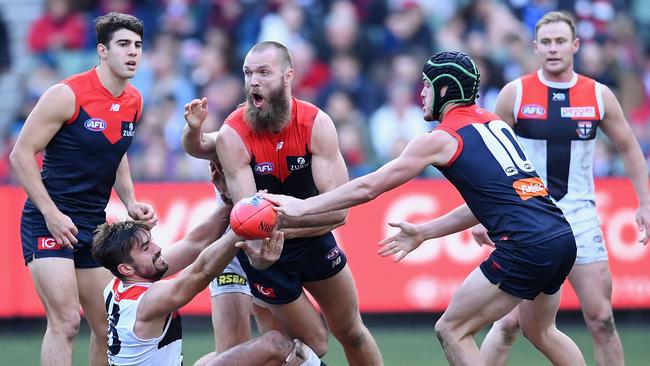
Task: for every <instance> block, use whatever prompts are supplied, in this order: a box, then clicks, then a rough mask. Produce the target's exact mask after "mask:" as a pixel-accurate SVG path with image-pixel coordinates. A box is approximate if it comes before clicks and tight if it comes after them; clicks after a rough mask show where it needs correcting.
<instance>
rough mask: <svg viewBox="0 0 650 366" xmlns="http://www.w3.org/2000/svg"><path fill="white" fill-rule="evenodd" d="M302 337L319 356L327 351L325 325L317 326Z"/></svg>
mask: <svg viewBox="0 0 650 366" xmlns="http://www.w3.org/2000/svg"><path fill="white" fill-rule="evenodd" d="M300 338H301V341H303V342H304V343H305V344H306V345H307V346H309V348H311V349H312V350H313V351H314V353H316V355H318V357H323V356H324V355H325V354H326V353H327V350H328V346H327V328H325V327H324V326H322V327H317V328H316V329H313V331H311V332H309V334H308V335H306V336H303V337H300Z"/></svg>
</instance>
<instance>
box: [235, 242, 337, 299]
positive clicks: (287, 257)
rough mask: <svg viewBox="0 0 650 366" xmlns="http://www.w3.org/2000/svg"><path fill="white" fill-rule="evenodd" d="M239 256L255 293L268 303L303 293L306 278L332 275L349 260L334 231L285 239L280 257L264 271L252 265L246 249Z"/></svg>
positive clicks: (294, 297)
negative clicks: (320, 234)
mask: <svg viewBox="0 0 650 366" xmlns="http://www.w3.org/2000/svg"><path fill="white" fill-rule="evenodd" d="M237 258H239V263H241V266H242V268H243V269H244V272H246V276H248V283H249V285H250V288H251V292H252V294H253V296H255V297H257V298H258V299H261V300H263V301H264V302H267V303H269V304H288V303H290V302H292V301H294V300H295V299H297V298H298V297H300V295H301V294H302V284H303V282H312V281H320V280H324V279H326V278H329V277H332V276H334V275H335V274H337V273H339V272H340V271H341V270H342V269H343V268H344V267H345V265H346V263H347V258H346V257H345V253H343V251H342V250H341V248H339V247H338V246H337V245H336V240H335V239H334V236H333V235H332V234H331V233H328V234H325V235H323V236H316V237H312V238H301V239H294V240H288V241H286V242H285V243H284V249H283V250H282V255H281V256H280V259H278V261H277V262H275V263H274V264H273V265H272V266H271V267H269V268H267V269H265V270H263V271H260V270H257V269H255V268H253V267H252V266H251V265H250V262H249V261H248V257H247V256H246V254H245V253H244V252H243V251H241V250H240V251H239V253H237Z"/></svg>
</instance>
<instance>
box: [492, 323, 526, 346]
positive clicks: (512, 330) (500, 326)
mask: <svg viewBox="0 0 650 366" xmlns="http://www.w3.org/2000/svg"><path fill="white" fill-rule="evenodd" d="M493 326H494V327H496V328H497V330H498V331H499V334H500V335H501V338H502V340H503V342H505V343H512V342H514V341H515V339H516V338H517V335H519V330H520V329H521V328H520V327H519V321H518V320H517V319H516V318H514V319H513V318H510V317H505V318H503V319H501V320H499V321H497V322H496V323H494V325H493Z"/></svg>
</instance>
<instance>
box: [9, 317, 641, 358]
mask: <svg viewBox="0 0 650 366" xmlns="http://www.w3.org/2000/svg"><path fill="white" fill-rule="evenodd" d="M388 319H390V318H388ZM186 323H187V324H186V327H185V330H184V337H183V351H184V354H185V360H186V362H185V365H192V363H193V362H194V361H196V360H197V359H198V358H199V357H200V356H201V355H203V354H204V353H207V352H209V351H210V350H211V349H212V347H213V341H212V332H211V331H210V329H209V328H208V327H209V326H210V325H209V321H207V319H203V320H201V319H199V320H197V319H193V320H190V321H188V322H186ZM368 323H369V325H368V328H369V329H370V331H371V333H372V334H373V335H374V336H375V338H376V340H377V343H378V344H379V348H380V350H381V352H382V355H383V357H384V362H385V364H386V365H389V366H392V365H395V366H419V365H429V366H430V365H446V364H447V363H446V360H445V358H444V355H443V353H442V349H441V348H440V345H439V344H438V342H437V341H436V340H435V339H434V336H433V332H432V325H431V324H433V318H432V319H431V321H430V323H431V324H426V323H427V322H425V321H418V322H416V323H419V324H408V325H406V324H403V323H402V324H398V325H387V324H389V323H387V322H386V321H383V322H377V321H371V322H368ZM399 323H401V322H399ZM411 323H413V322H411ZM642 323H645V322H642ZM642 323H641V324H640V323H639V322H626V324H619V332H620V335H621V339H622V341H623V346H624V348H625V358H626V364H627V365H631V366H635V365H648V364H649V356H650V352H648V341H650V328H649V327H648V325H647V324H642ZM560 324H561V325H560V328H561V329H563V330H564V331H565V332H566V333H567V334H568V335H569V336H571V337H572V338H573V339H574V340H575V341H576V343H577V344H578V346H579V347H580V349H581V350H582V352H583V353H584V355H585V358H586V360H587V364H588V365H593V364H594V360H593V354H592V345H591V337H590V335H589V334H588V333H587V331H586V329H585V328H584V326H582V325H580V324H579V323H577V322H570V323H569V324H568V325H564V326H563V325H562V323H560ZM12 328H15V329H12ZM24 328H29V329H24ZM42 330H43V327H42V326H41V325H40V324H39V325H36V326H34V325H31V326H29V327H23V326H20V325H13V326H12V327H8V326H6V325H5V326H3V327H2V328H0V364H2V365H21V366H22V365H38V360H39V350H40V343H41V337H42V333H41V331H42ZM484 335H485V333H481V334H480V336H479V337H478V338H479V341H480V340H481V339H482V338H483V336H484ZM87 344H88V331H87V329H86V328H85V327H83V329H82V331H81V334H80V336H79V338H78V339H77V342H76V344H75V352H74V364H75V365H87V364H88V356H87V351H86V347H87ZM324 361H325V362H326V363H327V364H328V365H330V366H335V365H346V362H345V357H344V356H343V351H342V349H341V347H340V345H339V344H338V343H337V342H336V340H335V339H333V338H330V348H329V352H328V354H327V355H326V356H325V358H324ZM508 364H509V365H525V366H536V365H549V363H548V361H546V360H545V359H544V358H543V357H542V356H541V354H539V352H537V350H535V349H534V348H533V347H532V346H531V345H530V344H529V343H527V342H526V340H525V339H524V338H522V337H519V338H518V339H517V342H516V343H515V346H514V349H513V352H512V354H511V357H510V360H509V362H508Z"/></svg>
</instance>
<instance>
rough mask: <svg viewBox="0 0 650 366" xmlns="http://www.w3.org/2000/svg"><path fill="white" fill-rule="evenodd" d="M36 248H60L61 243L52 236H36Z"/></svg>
mask: <svg viewBox="0 0 650 366" xmlns="http://www.w3.org/2000/svg"><path fill="white" fill-rule="evenodd" d="M38 250H61V244H58V243H57V242H56V240H54V238H49V237H40V238H38Z"/></svg>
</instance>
